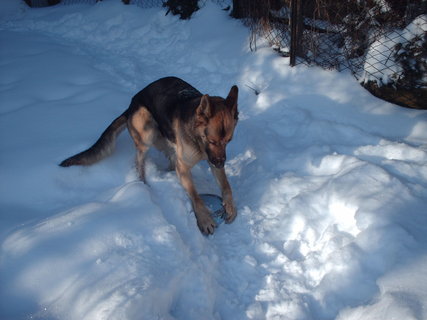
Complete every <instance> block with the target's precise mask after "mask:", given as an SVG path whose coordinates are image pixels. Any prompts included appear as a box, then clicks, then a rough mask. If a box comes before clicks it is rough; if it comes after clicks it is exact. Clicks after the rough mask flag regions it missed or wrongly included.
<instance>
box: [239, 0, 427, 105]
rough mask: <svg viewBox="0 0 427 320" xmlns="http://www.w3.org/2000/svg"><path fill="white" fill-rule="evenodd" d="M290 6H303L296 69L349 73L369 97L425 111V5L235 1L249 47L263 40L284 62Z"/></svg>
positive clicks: (362, 0)
mask: <svg viewBox="0 0 427 320" xmlns="http://www.w3.org/2000/svg"><path fill="white" fill-rule="evenodd" d="M294 1H300V2H301V3H302V10H301V16H299V19H301V21H302V23H301V24H302V26H301V29H302V30H301V31H300V32H299V33H296V36H297V37H298V39H296V41H295V42H294V43H298V48H297V50H296V52H297V57H296V61H297V63H304V64H308V65H318V66H321V67H323V68H326V69H337V70H340V71H341V70H346V69H349V70H351V72H352V73H353V74H354V75H355V77H356V78H357V80H358V81H359V82H360V83H361V84H362V85H363V86H364V87H365V88H367V89H368V90H369V91H370V92H372V93H373V94H375V95H377V96H379V97H381V98H383V99H385V100H389V101H391V102H393V103H397V104H400V105H402V106H407V107H413V108H423V109H427V76H426V74H427V38H426V35H427V1H425V0H408V1H395V0H381V1H369V0H358V1H356V0H345V1H341V2H338V1H333V0H312V1H308V0H305V1H303V0H266V1H259V2H258V1H256V0H244V1H243V0H240V1H239V0H236V2H239V3H240V4H239V10H241V11H242V12H240V15H241V16H243V17H244V19H245V22H246V24H247V25H248V26H249V27H250V28H251V29H252V33H253V36H252V39H253V42H256V37H259V36H262V37H264V38H266V39H267V40H268V41H269V43H270V45H271V46H272V47H273V48H275V49H276V50H277V51H278V52H280V53H281V54H282V55H284V56H289V55H292V50H291V43H292V39H291V35H292V34H293V33H292V32H291V31H292V30H291V26H292V19H294V15H293V14H292V12H291V8H292V3H293V2H294ZM251 47H252V48H253V47H255V48H256V44H254V43H252V44H251Z"/></svg>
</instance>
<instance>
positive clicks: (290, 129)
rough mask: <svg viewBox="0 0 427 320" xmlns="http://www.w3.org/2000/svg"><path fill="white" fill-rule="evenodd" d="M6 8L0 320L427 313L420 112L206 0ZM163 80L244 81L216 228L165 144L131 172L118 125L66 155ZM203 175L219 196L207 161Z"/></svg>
mask: <svg viewBox="0 0 427 320" xmlns="http://www.w3.org/2000/svg"><path fill="white" fill-rule="evenodd" d="M3 9H5V10H3ZM6 9H7V14H3V12H6ZM0 12H2V14H1V16H0V43H1V46H0V48H1V49H0V68H1V70H0V94H1V95H0V99H1V100H0V103H1V105H0V177H1V179H0V210H1V213H0V219H1V220H0V221H1V222H0V241H1V247H0V249H1V251H0V318H1V319H22V318H25V319H28V318H29V319H290V320H300V319H304V320H318V319H337V320H354V319H364V320H365V319H426V318H427V311H426V310H427V289H426V288H427V274H426V271H425V270H427V253H426V249H425V248H426V247H427V230H426V229H427V112H426V111H417V110H408V109H402V108H399V107H397V106H394V105H391V104H389V103H387V102H384V101H382V100H379V99H377V98H375V97H373V96H371V95H369V93H367V92H366V91H365V90H364V89H363V88H361V87H360V86H359V85H358V84H357V83H356V82H355V80H354V79H353V78H352V76H351V75H350V74H346V73H337V72H333V71H325V70H320V69H317V68H308V67H305V66H298V67H295V68H290V67H289V66H288V62H289V61H288V60H287V59H285V58H282V57H279V56H277V55H276V54H275V53H274V52H273V51H272V50H271V49H269V48H268V47H267V46H266V45H264V46H263V45H259V46H258V48H259V49H258V51H257V52H251V51H250V50H249V45H248V44H249V38H248V36H249V32H248V30H247V29H245V27H243V26H242V25H241V23H240V22H239V21H236V20H233V19H231V18H229V17H228V15H227V13H226V12H224V11H222V10H221V9H220V8H219V7H217V6H216V5H214V4H211V3H207V4H206V6H205V7H204V8H203V9H201V10H200V11H198V12H197V13H196V14H195V15H194V17H193V19H191V20H189V21H181V20H179V19H178V18H177V17H174V16H170V15H168V16H165V9H163V8H150V9H146V8H144V9H142V8H139V7H137V6H132V5H131V6H124V5H122V4H121V2H120V1H113V0H110V1H108V0H104V1H102V2H98V3H96V4H91V5H89V4H85V5H82V4H80V5H67V6H66V5H62V6H61V5H60V6H56V7H50V8H38V9H31V10H30V9H27V8H25V6H21V5H16V3H15V1H13V0H7V1H5V0H3V1H2V2H1V4H0ZM166 75H175V76H179V77H181V78H183V79H185V80H186V81H188V82H190V83H191V84H193V85H194V86H196V87H197V88H198V89H199V90H201V91H202V92H206V93H209V94H214V95H222V96H224V95H226V94H227V92H228V90H229V89H230V87H231V86H232V85H233V84H237V85H238V86H239V88H240V97H239V108H240V120H239V124H238V127H237V129H236V133H235V137H234V139H233V141H232V142H231V143H230V145H229V147H228V161H227V164H226V170H227V173H228V176H229V180H230V183H231V185H232V188H233V191H234V196H235V202H236V206H237V208H238V212H239V215H238V217H237V219H236V221H235V222H234V223H233V224H231V225H224V224H222V225H221V226H220V227H219V228H218V229H217V230H216V233H215V234H214V235H213V236H210V237H204V236H203V235H202V234H201V233H200V232H199V230H198V228H197V226H196V222H195V218H194V214H192V213H191V205H190V202H189V200H188V198H187V196H186V194H185V192H184V191H183V189H182V187H181V186H180V184H179V182H178V180H177V178H176V175H175V173H173V172H168V171H166V170H165V169H166V167H167V163H166V161H165V159H164V158H163V157H162V155H160V154H159V153H157V152H155V151H153V152H151V153H150V155H149V159H148V164H147V170H148V172H147V180H148V185H145V184H143V183H141V182H139V181H137V176H136V173H135V171H134V168H133V162H134V148H133V145H132V142H131V139H130V138H129V135H128V134H127V133H123V134H122V135H121V136H120V138H119V139H118V144H117V150H116V152H115V153H114V154H113V155H112V156H111V157H110V158H108V159H106V160H104V161H102V162H100V163H98V164H96V165H93V166H90V167H83V168H81V167H71V168H60V167H58V165H57V164H58V163H59V162H60V161H61V160H63V159H64V158H66V157H67V156H69V155H71V154H73V153H75V152H78V151H81V150H82V149H84V148H86V147H88V146H89V145H91V144H92V143H93V142H94V141H95V140H96V138H97V137H98V136H99V134H100V133H101V132H102V130H103V129H104V128H105V127H106V126H107V125H108V124H109V123H110V122H111V120H112V119H114V118H115V117H116V116H117V115H119V114H120V113H121V112H122V111H123V110H124V109H125V108H126V107H127V105H128V103H129V102H130V99H131V97H132V96H133V95H134V94H135V93H136V92H137V91H138V90H140V89H141V88H142V87H144V86H145V85H147V84H148V83H150V82H151V81H153V80H156V79H158V78H160V77H162V76H166ZM252 88H253V89H256V90H257V91H258V92H259V94H258V95H256V94H255V93H254V90H253V89H252ZM193 175H194V177H195V180H196V184H197V186H198V190H199V191H200V192H208V193H218V188H217V187H216V186H215V183H214V180H213V178H212V177H211V175H210V173H209V168H208V166H207V165H206V164H205V163H201V164H199V165H197V166H196V167H195V168H194V170H193Z"/></svg>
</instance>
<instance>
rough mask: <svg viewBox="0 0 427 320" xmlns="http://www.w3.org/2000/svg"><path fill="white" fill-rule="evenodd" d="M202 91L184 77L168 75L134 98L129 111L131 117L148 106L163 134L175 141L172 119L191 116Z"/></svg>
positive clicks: (128, 114) (182, 118)
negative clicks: (183, 78)
mask: <svg viewBox="0 0 427 320" xmlns="http://www.w3.org/2000/svg"><path fill="white" fill-rule="evenodd" d="M201 97H202V93H201V92H200V91H198V90H197V89H196V88H194V87H193V86H191V85H190V84H188V83H187V82H185V81H184V80H182V79H179V78H176V77H166V78H162V79H159V80H157V81H155V82H153V83H151V84H150V85H148V86H147V87H145V88H144V89H142V90H141V91H140V92H138V93H137V94H136V95H135V96H134V97H133V98H132V102H131V104H130V106H129V109H128V111H127V117H128V118H130V117H131V116H132V114H134V113H135V112H136V111H137V110H138V109H139V108H141V107H144V108H146V109H147V110H148V111H149V112H150V113H151V115H152V116H153V118H154V120H155V121H156V122H157V125H158V129H159V130H160V132H161V133H162V135H163V136H164V137H165V138H167V139H168V140H170V141H171V142H175V133H174V130H173V128H172V121H173V119H174V118H175V117H180V120H182V121H184V122H185V121H186V119H188V118H190V117H191V116H192V115H193V114H194V111H195V109H196V108H197V106H198V105H199V103H200V99H201Z"/></svg>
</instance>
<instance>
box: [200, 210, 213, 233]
mask: <svg viewBox="0 0 427 320" xmlns="http://www.w3.org/2000/svg"><path fill="white" fill-rule="evenodd" d="M196 219H197V226H198V227H199V229H200V231H201V232H202V233H203V234H205V235H210V234H213V233H214V231H215V228H216V227H217V225H216V223H215V221H214V220H213V219H212V217H211V216H210V214H209V211H208V209H206V208H204V209H201V210H198V211H197V212H196Z"/></svg>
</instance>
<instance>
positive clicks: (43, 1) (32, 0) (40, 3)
mask: <svg viewBox="0 0 427 320" xmlns="http://www.w3.org/2000/svg"><path fill="white" fill-rule="evenodd" d="M24 1H25V3H26V4H27V5H28V6H29V7H31V8H42V7H48V6H54V5H57V4H58V3H59V2H60V0H24Z"/></svg>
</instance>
